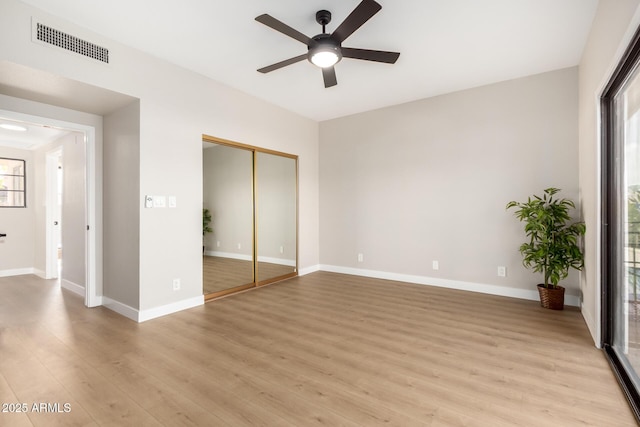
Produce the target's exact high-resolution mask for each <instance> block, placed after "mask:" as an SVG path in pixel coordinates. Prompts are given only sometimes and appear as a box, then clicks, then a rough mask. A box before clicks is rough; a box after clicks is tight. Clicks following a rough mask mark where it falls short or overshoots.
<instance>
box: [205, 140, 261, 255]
mask: <svg viewBox="0 0 640 427" xmlns="http://www.w3.org/2000/svg"><path fill="white" fill-rule="evenodd" d="M205 145H208V144H205ZM252 155H253V153H252V152H251V151H248V150H243V149H240V148H234V147H229V146H225V145H216V144H210V146H206V147H205V148H204V151H203V156H202V158H203V199H202V200H203V208H207V209H209V210H210V211H211V217H212V221H211V228H212V229H213V232H212V233H208V234H207V235H206V236H205V237H204V245H205V254H206V255H211V256H220V257H225V258H235V259H244V260H252V259H253V194H252V187H253V161H252Z"/></svg>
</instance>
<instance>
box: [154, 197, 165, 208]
mask: <svg viewBox="0 0 640 427" xmlns="http://www.w3.org/2000/svg"><path fill="white" fill-rule="evenodd" d="M166 206H167V198H166V197H165V196H153V207H154V208H164V207H166Z"/></svg>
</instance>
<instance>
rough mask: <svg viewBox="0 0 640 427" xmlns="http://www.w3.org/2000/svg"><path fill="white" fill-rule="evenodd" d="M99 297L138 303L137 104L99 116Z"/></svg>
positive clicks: (132, 304)
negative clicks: (101, 293) (101, 263)
mask: <svg viewBox="0 0 640 427" xmlns="http://www.w3.org/2000/svg"><path fill="white" fill-rule="evenodd" d="M103 156H104V157H103V171H104V172H103V182H104V185H103V195H104V203H103V206H104V208H103V210H104V250H103V253H104V285H103V287H104V296H105V297H107V298H110V299H111V300H113V301H118V302H119V303H122V304H125V305H126V306H129V307H139V305H140V285H139V284H140V205H139V204H138V197H139V195H140V102H139V101H134V102H133V103H131V104H130V105H128V106H126V107H123V108H120V109H118V110H117V111H114V112H112V113H111V114H108V115H106V116H105V117H104V150H103Z"/></svg>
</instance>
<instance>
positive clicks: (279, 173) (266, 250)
mask: <svg viewBox="0 0 640 427" xmlns="http://www.w3.org/2000/svg"><path fill="white" fill-rule="evenodd" d="M255 170H256V172H255V173H256V234H257V235H256V243H257V258H258V263H257V266H256V276H257V277H256V281H257V282H258V284H262V283H263V282H265V281H266V282H269V281H272V280H273V279H274V278H280V277H281V276H287V275H291V274H295V273H296V265H297V264H296V260H297V256H296V250H297V248H296V223H297V210H296V205H297V202H296V197H297V185H296V176H297V165H296V159H295V158H290V157H285V156H280V155H274V154H268V153H263V152H257V153H256V159H255Z"/></svg>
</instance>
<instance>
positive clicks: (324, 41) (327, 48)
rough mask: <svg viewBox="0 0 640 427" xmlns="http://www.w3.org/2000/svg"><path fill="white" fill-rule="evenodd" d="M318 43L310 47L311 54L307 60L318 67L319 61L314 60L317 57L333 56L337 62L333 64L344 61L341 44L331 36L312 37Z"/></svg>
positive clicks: (319, 35)
mask: <svg viewBox="0 0 640 427" xmlns="http://www.w3.org/2000/svg"><path fill="white" fill-rule="evenodd" d="M312 39H313V41H315V42H316V43H315V44H313V45H310V46H309V52H308V54H307V59H309V62H311V63H312V64H314V65H318V66H321V65H319V64H318V61H317V59H314V57H315V56H316V55H333V56H334V57H335V60H334V62H333V63H332V64H330V65H333V64H336V63H338V62H340V60H341V59H342V50H341V49H340V43H338V42H336V41H335V40H334V39H333V38H332V37H331V35H330V34H318V35H317V36H314V37H312Z"/></svg>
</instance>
